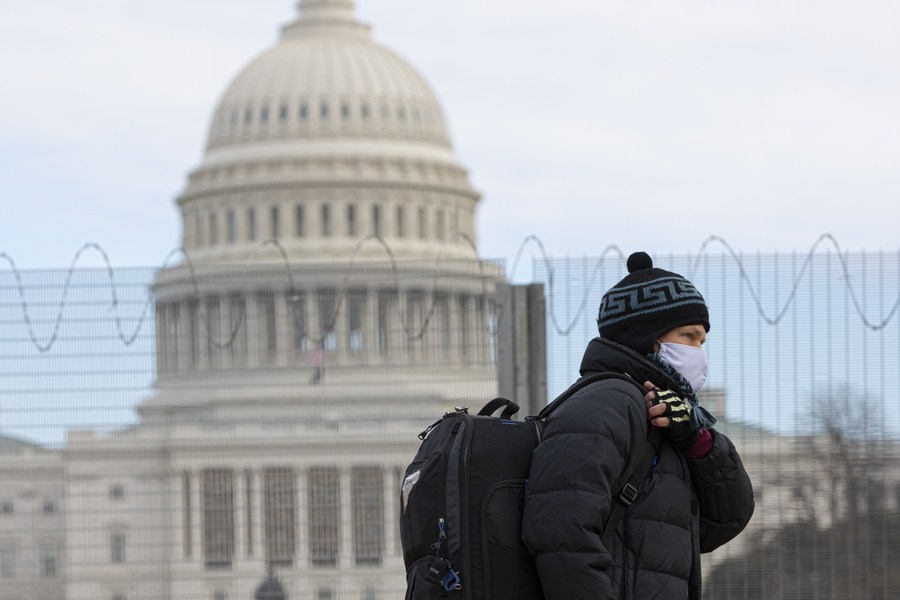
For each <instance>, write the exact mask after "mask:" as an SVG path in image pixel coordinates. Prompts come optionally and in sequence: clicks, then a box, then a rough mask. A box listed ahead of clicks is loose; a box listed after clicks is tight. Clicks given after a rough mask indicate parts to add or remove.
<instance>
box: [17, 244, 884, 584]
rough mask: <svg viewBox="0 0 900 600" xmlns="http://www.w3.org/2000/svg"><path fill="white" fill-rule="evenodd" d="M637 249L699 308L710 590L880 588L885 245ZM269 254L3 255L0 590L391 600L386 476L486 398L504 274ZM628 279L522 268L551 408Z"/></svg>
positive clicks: (551, 264) (393, 529)
mask: <svg viewBox="0 0 900 600" xmlns="http://www.w3.org/2000/svg"><path fill="white" fill-rule="evenodd" d="M654 259H655V262H656V264H657V266H660V267H663V268H666V269H670V270H673V271H676V272H679V273H681V274H683V275H685V276H687V277H689V278H690V279H691V280H692V281H694V283H695V284H696V285H697V287H698V288H699V289H700V290H701V292H702V293H703V294H704V296H705V297H706V299H707V302H708V304H709V306H710V311H711V321H712V330H711V331H710V335H709V340H708V343H707V350H708V353H709V356H710V365H711V371H710V379H709V381H708V383H707V387H706V389H705V390H704V392H705V394H704V403H705V404H706V405H707V406H708V407H709V408H710V410H711V411H712V412H713V413H714V414H716V416H718V417H719V418H720V423H719V425H718V427H719V428H720V430H721V431H723V432H725V433H726V434H727V435H729V436H730V437H731V438H732V440H733V441H734V442H735V444H736V446H737V448H738V450H739V452H740V453H741V455H742V457H743V459H744V462H745V464H746V466H747V468H748V470H749V471H750V473H751V476H752V478H753V481H754V486H755V492H756V496H757V512H756V515H755V516H754V519H753V521H752V523H751V526H750V527H749V528H748V530H747V531H746V532H745V533H744V534H742V535H741V536H740V537H739V538H738V539H737V540H736V541H735V542H733V543H731V544H729V545H728V546H725V547H724V548H722V549H720V550H718V551H716V552H715V553H713V554H712V555H709V556H706V557H705V558H704V561H705V562H704V572H705V590H706V597H709V598H735V599H749V598H754V599H756V598H761V597H765V598H797V599H800V598H803V599H807V598H821V599H838V598H848V599H849V598H854V599H857V598H889V597H893V596H894V595H895V594H894V592H895V591H896V590H897V589H900V581H898V578H897V575H896V574H895V571H896V570H895V569H893V568H892V566H893V564H894V563H895V562H896V559H897V558H900V551H898V547H900V545H898V542H900V527H898V523H900V518H898V517H900V514H898V513H900V467H898V466H897V465H898V464H900V463H898V459H900V449H898V448H900V447H898V439H900V403H898V402H897V400H896V399H895V393H894V391H895V390H896V389H898V387H900V385H898V384H900V381H898V379H900V317H898V315H897V314H896V312H897V302H898V297H900V296H898V295H900V287H898V281H900V255H898V254H897V253H884V252H878V253H862V252H860V253H853V254H846V253H838V252H836V251H832V250H830V249H829V248H826V247H819V248H818V249H816V251H815V252H811V253H809V254H754V255H739V254H734V253H731V252H728V251H726V252H723V253H721V254H715V253H711V252H706V251H704V252H702V253H701V254H699V255H698V256H658V257H654ZM288 269H289V270H285V268H284V267H281V266H272V267H261V266H256V267H253V268H252V269H250V270H248V268H246V267H240V268H238V267H231V268H225V267H207V268H205V269H198V270H197V271H196V272H189V271H187V270H185V269H183V268H182V269H181V270H178V269H174V270H171V271H166V272H163V273H160V272H159V271H157V270H154V269H114V270H108V269H78V270H76V271H74V272H70V271H65V270H40V271H25V272H13V271H9V270H7V271H4V272H0V325H2V335H0V381H2V383H0V436H2V437H0V600H14V599H15V600H24V599H27V598H33V599H40V600H54V599H56V598H60V599H62V598H67V599H69V600H74V599H81V598H89V597H90V598H108V599H111V600H137V599H146V600H150V599H153V600H156V599H162V598H167V599H169V598H171V599H181V598H184V599H187V598H191V599H194V598H198V599H207V598H208V599H211V600H233V599H238V598H252V597H254V595H255V594H257V593H259V592H260V591H261V590H263V589H270V590H271V589H272V588H271V586H273V585H278V586H280V587H281V588H282V589H283V590H284V592H285V594H286V595H287V597H289V598H315V599H318V600H327V599H332V598H335V599H336V598H347V599H350V598H352V599H354V600H356V599H360V600H372V599H376V598H377V599H389V598H391V599H392V598H400V597H402V594H403V589H404V586H405V583H404V579H403V565H402V559H401V557H400V552H399V539H398V535H397V513H398V510H397V493H396V490H397V489H399V480H400V476H401V472H402V469H403V468H404V467H405V466H406V463H407V462H408V461H409V460H410V459H411V457H412V455H413V453H414V452H415V448H416V446H417V444H418V440H417V439H416V437H415V434H417V433H418V432H419V431H420V430H421V429H422V428H423V427H424V426H425V425H427V424H429V423H430V422H431V421H433V420H434V419H435V418H436V417H437V416H439V415H440V414H442V412H444V411H445V410H447V409H448V408H450V407H452V406H454V405H456V404H476V403H478V402H481V401H483V400H485V399H487V398H488V397H489V396H490V395H491V394H493V393H494V391H495V389H496V379H497V362H496V353H497V351H498V348H497V337H496V333H497V329H498V322H499V321H500V320H502V318H503V315H502V312H501V313H498V312H496V305H495V303H494V299H493V286H494V283H495V282H496V281H497V280H498V279H500V277H501V276H500V269H499V267H498V266H496V265H490V264H479V263H474V262H472V261H457V262H446V263H442V264H440V265H437V264H434V263H431V262H427V261H425V262H419V263H403V264H400V265H397V264H393V265H389V264H376V263H369V264H366V265H362V266H357V267H356V268H355V270H354V271H353V272H352V273H350V274H349V275H348V270H347V269H346V268H343V267H327V268H326V267H302V266H301V267H288ZM624 271H625V267H624V260H623V259H622V257H621V256H620V255H619V254H618V253H617V252H614V251H609V252H607V253H606V254H605V255H604V256H602V257H599V258H597V257H593V258H588V257H585V258H567V259H550V260H544V259H537V260H535V262H534V273H533V279H534V280H535V281H542V282H544V284H545V289H546V292H547V294H546V296H547V310H548V318H547V327H546V330H547V351H548V352H547V354H548V356H547V373H548V387H549V389H550V395H551V397H552V396H553V395H554V394H555V393H557V392H559V391H561V390H562V389H563V388H565V386H566V385H567V384H568V383H570V382H571V380H572V379H574V378H575V377H576V376H577V366H578V364H579V362H580V359H581V353H582V351H583V349H584V346H585V344H586V342H587V341H588V340H589V339H590V338H591V337H593V336H594V335H595V331H596V323H595V319H596V308H597V306H598V304H599V300H600V296H601V295H602V294H603V292H604V291H605V290H606V289H607V288H608V287H609V286H611V285H612V284H614V283H615V282H616V281H618V280H619V279H620V278H621V277H622V276H623V275H624ZM276 582H277V583H276ZM265 586H270V587H269V588H265Z"/></svg>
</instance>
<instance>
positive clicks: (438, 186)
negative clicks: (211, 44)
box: [178, 0, 479, 262]
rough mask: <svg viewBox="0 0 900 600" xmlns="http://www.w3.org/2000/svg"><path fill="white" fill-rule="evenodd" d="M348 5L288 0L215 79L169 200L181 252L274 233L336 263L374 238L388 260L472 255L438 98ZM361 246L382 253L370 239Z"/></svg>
mask: <svg viewBox="0 0 900 600" xmlns="http://www.w3.org/2000/svg"><path fill="white" fill-rule="evenodd" d="M353 9H354V7H353V2H352V0H301V1H300V2H299V17H298V18H297V20H295V21H294V22H292V23H290V24H288V25H287V26H285V27H283V28H282V35H281V39H280V40H279V42H278V43H277V44H276V45H275V46H274V47H272V48H270V49H269V50H267V51H265V52H263V53H262V54H261V55H260V56H258V57H257V58H256V59H254V60H253V61H251V62H250V64H249V65H248V66H246V67H245V68H244V69H243V70H242V71H241V72H240V73H239V74H238V75H237V76H236V77H235V78H234V80H233V81H232V82H231V84H230V85H229V86H228V87H227V89H226V91H225V93H224V94H223V95H222V97H221V99H220V101H219V103H218V106H217V108H216V110H215V112H214V114H213V118H212V121H211V125H210V131H209V138H208V143H207V146H206V153H205V156H204V158H203V161H202V162H201V164H200V166H199V167H198V168H197V169H196V170H195V171H193V172H192V173H191V174H190V176H189V179H188V185H187V187H186V189H185V190H184V192H183V193H182V194H181V196H180V197H179V198H178V204H179V206H180V208H181V210H182V217H183V224H184V248H185V249H186V250H187V251H188V253H189V254H190V256H191V258H192V259H193V260H196V261H198V262H234V261H235V260H239V259H241V258H243V257H246V256H247V255H248V253H250V252H254V248H258V247H259V246H260V245H261V243H262V242H263V241H265V240H268V239H276V240H278V242H279V244H280V245H281V246H282V247H283V248H284V249H285V251H286V252H287V254H288V255H289V256H290V257H291V260H299V261H311V262H322V261H334V260H337V261H344V260H347V258H348V257H349V255H350V254H351V253H353V252H356V251H357V250H356V246H357V244H358V242H359V240H361V239H362V238H364V237H365V236H367V235H373V234H374V235H376V236H378V237H379V238H381V239H382V240H383V241H384V243H385V244H386V245H387V246H389V247H390V248H391V250H392V252H393V253H394V255H395V256H398V257H403V258H423V257H433V256H436V255H438V254H440V255H442V256H460V257H472V247H471V245H470V244H469V243H468V242H467V239H468V240H474V237H475V231H474V220H475V207H476V204H477V202H478V200H479V194H478V193H477V192H476V191H475V190H474V189H473V188H472V186H471V184H470V183H469V180H468V175H467V173H466V171H465V169H464V168H463V167H462V166H461V165H460V164H459V162H458V161H457V159H456V157H455V155H454V154H453V151H452V149H451V146H450V142H449V137H448V134H447V128H446V125H445V123H444V117H443V114H442V111H441V107H440V105H439V104H438V102H437V99H436V98H435V96H434V93H433V92H432V91H431V89H430V87H429V86H428V84H427V83H426V82H425V81H424V79H423V78H422V77H421V76H420V75H419V74H418V73H417V72H416V70H415V69H414V68H413V67H411V66H410V65H409V64H408V63H407V62H406V61H405V60H403V59H402V58H400V57H398V56H397V55H396V54H394V53H393V52H391V51H390V50H388V49H386V48H384V47H382V46H380V45H378V44H376V43H375V42H374V41H373V39H372V37H371V34H370V32H369V28H368V27H367V26H366V25H364V24H362V23H360V22H358V21H357V20H356V18H355V16H354V12H353ZM472 243H474V242H472ZM269 250H272V249H271V248H269ZM367 254H369V255H371V256H373V257H376V255H377V256H378V257H381V258H384V250H383V249H382V248H378V247H377V244H370V245H369V246H368V247H367V248H365V249H364V250H363V251H362V256H363V257H365V256H366V255H367ZM272 256H273V257H274V254H273V255H272Z"/></svg>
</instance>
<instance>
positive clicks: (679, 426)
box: [654, 389, 699, 452]
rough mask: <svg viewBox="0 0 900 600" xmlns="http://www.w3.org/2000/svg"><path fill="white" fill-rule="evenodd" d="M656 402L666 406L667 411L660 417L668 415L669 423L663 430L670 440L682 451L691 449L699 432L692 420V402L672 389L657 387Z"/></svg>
mask: <svg viewBox="0 0 900 600" xmlns="http://www.w3.org/2000/svg"><path fill="white" fill-rule="evenodd" d="M654 391H655V392H656V403H657V404H664V405H665V406H666V410H665V412H663V413H662V414H661V415H659V417H668V418H669V425H668V426H667V427H664V428H663V432H664V433H665V435H666V438H668V440H669V442H670V443H671V444H672V445H673V446H675V447H676V448H678V449H679V450H681V451H682V452H684V451H686V450H690V449H691V448H693V447H694V444H696V443H697V437H698V436H699V432H698V431H697V430H696V429H694V424H693V422H692V421H691V404H690V402H688V401H686V400H683V399H682V398H680V397H679V396H678V395H677V394H676V393H675V392H673V391H672V390H660V389H655V390H654Z"/></svg>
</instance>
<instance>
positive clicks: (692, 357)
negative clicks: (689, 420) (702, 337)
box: [659, 342, 709, 393]
mask: <svg viewBox="0 0 900 600" xmlns="http://www.w3.org/2000/svg"><path fill="white" fill-rule="evenodd" d="M659 357H660V358H661V359H663V360H664V361H666V362H667V363H669V365H670V366H671V367H672V368H673V369H675V370H676V371H678V372H679V373H681V376H682V377H684V378H685V379H687V382H688V383H689V384H691V387H692V388H694V392H695V393H696V392H699V391H700V388H702V387H703V384H704V383H706V376H707V374H708V372H709V363H708V362H707V360H706V352H704V350H703V348H697V347H696V346H688V345H687V344H673V343H671V342H659Z"/></svg>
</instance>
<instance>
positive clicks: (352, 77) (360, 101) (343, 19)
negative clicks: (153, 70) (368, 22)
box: [208, 0, 449, 149]
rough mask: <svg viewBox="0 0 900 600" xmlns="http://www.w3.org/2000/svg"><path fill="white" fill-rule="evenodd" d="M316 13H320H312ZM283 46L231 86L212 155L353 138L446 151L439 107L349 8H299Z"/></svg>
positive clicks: (213, 133) (214, 131) (215, 125)
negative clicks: (244, 147) (245, 147)
mask: <svg viewBox="0 0 900 600" xmlns="http://www.w3.org/2000/svg"><path fill="white" fill-rule="evenodd" d="M313 6H315V7H316V10H313ZM301 11H302V12H301V16H300V18H299V19H298V20H297V21H295V22H294V23H292V24H290V25H288V26H286V27H285V28H284V29H283V34H282V40H281V43H279V44H278V45H276V46H275V47H273V48H271V49H269V50H268V51H266V52H264V53H263V54H262V55H260V56H259V57H257V58H256V59H255V60H254V61H252V62H251V63H250V64H249V65H248V66H247V67H246V68H245V69H244V70H243V71H242V72H241V73H240V74H239V75H238V76H237V77H236V78H235V80H234V81H233V82H232V84H231V85H230V86H229V88H228V90H227V91H226V92H225V94H224V95H223V97H222V99H221V101H220V102H219V106H218V108H217V109H216V112H215V115H214V117H213V122H212V127H211V129H210V136H209V145H208V148H209V149H214V148H220V147H223V146H231V145H237V144H244V143H254V142H260V141H265V140H283V139H295V140H296V139H316V138H344V137H355V138H364V139H388V140H411V141H421V142H429V143H433V144H438V145H440V146H444V147H449V143H448V141H447V132H446V128H445V126H444V119H443V116H442V114H441V109H440V106H439V105H438V103H437V101H436V100H435V97H434V94H433V93H432V91H431V89H430V88H429V87H428V84H427V83H425V81H424V80H423V79H422V77H421V76H420V75H419V74H418V73H417V72H416V71H415V70H414V69H413V68H412V67H411V66H410V65H409V64H408V63H407V62H406V61H404V60H403V59H401V58H400V57H398V56H397V55H396V54H394V53H393V52H391V51H390V50H388V49H386V48H384V47H382V46H379V45H377V44H375V43H374V42H373V41H372V39H371V35H370V33H369V29H368V27H366V26H364V25H362V24H360V23H359V22H357V21H356V20H354V18H353V12H352V5H351V3H350V2H334V1H332V2H323V1H321V0H320V1H319V2H311V1H306V2H303V3H302V4H301Z"/></svg>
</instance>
